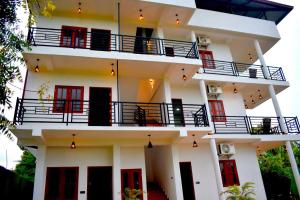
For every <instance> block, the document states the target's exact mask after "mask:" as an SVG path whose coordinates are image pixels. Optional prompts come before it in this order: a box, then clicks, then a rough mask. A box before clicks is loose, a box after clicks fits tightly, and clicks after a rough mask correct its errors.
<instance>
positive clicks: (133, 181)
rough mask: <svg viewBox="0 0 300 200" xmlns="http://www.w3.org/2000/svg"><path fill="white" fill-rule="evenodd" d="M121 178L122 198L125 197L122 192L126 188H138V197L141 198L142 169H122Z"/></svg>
mask: <svg viewBox="0 0 300 200" xmlns="http://www.w3.org/2000/svg"><path fill="white" fill-rule="evenodd" d="M121 179H122V180H121V181H122V183H121V187H122V199H123V200H124V199H125V198H124V194H125V189H126V188H129V189H136V190H140V191H141V194H140V195H139V199H140V200H142V199H143V182H142V169H122V170H121Z"/></svg>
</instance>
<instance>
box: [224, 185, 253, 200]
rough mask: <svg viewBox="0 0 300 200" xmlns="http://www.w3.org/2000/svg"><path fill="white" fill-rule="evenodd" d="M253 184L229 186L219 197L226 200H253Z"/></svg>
mask: <svg viewBox="0 0 300 200" xmlns="http://www.w3.org/2000/svg"><path fill="white" fill-rule="evenodd" d="M253 185H254V183H252V182H246V183H245V184H243V185H242V186H237V185H233V186H229V187H228V188H227V190H225V191H224V192H222V193H221V194H220V195H226V200H255V198H254V196H255V193H254V186H253Z"/></svg>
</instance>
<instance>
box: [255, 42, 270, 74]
mask: <svg viewBox="0 0 300 200" xmlns="http://www.w3.org/2000/svg"><path fill="white" fill-rule="evenodd" d="M254 46H255V50H256V54H257V57H258V59H259V61H260V64H261V65H262V70H263V73H264V75H265V77H266V78H267V79H270V73H269V70H268V67H267V64H266V62H265V59H264V55H263V53H262V50H261V48H260V45H259V41H258V40H254Z"/></svg>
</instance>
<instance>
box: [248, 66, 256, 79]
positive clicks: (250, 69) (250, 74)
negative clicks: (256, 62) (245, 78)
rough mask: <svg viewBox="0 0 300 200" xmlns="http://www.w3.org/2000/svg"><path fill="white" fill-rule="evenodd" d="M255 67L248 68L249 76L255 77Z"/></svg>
mask: <svg viewBox="0 0 300 200" xmlns="http://www.w3.org/2000/svg"><path fill="white" fill-rule="evenodd" d="M256 74H257V69H253V68H249V77H250V78H256Z"/></svg>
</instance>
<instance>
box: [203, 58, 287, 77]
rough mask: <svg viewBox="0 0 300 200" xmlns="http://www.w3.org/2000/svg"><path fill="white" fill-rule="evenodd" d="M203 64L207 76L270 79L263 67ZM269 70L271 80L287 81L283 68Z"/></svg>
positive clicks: (215, 61) (221, 62)
mask: <svg viewBox="0 0 300 200" xmlns="http://www.w3.org/2000/svg"><path fill="white" fill-rule="evenodd" d="M202 64H203V72H204V73H207V74H220V75H228V76H240V77H249V78H262V79H267V77H268V75H266V74H264V71H263V66H262V65H255V64H246V63H237V62H228V61H220V60H208V59H202ZM267 69H268V73H269V75H270V79H271V80H278V81H285V80H286V79H285V76H284V74H283V71H282V68H281V67H271V66H268V67H267Z"/></svg>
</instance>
